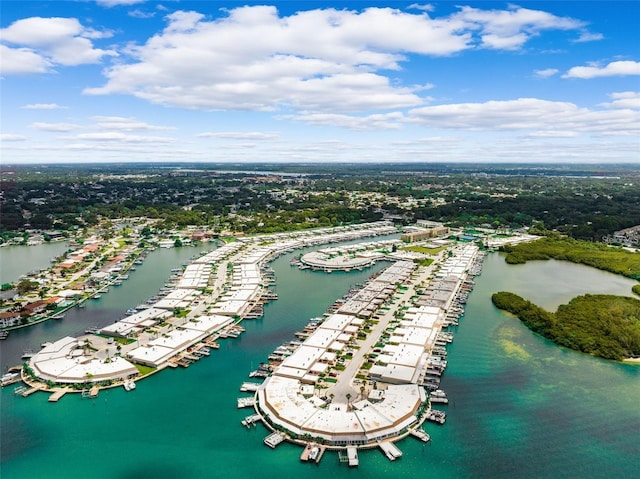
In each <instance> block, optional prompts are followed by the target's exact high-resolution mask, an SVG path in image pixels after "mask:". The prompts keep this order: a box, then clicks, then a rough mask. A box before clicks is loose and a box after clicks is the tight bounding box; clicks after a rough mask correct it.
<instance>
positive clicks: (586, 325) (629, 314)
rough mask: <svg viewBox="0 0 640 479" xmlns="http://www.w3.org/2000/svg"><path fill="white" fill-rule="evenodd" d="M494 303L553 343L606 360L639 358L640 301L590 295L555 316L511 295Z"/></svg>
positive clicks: (502, 295) (501, 295)
mask: <svg viewBox="0 0 640 479" xmlns="http://www.w3.org/2000/svg"><path fill="white" fill-rule="evenodd" d="M491 299H492V301H493V304H494V305H495V306H496V307H497V308H499V309H501V310H504V311H507V312H509V313H512V314H513V315H515V316H517V317H518V318H519V319H520V320H521V321H522V322H523V323H524V324H525V325H526V326H527V327H528V328H529V329H530V330H531V331H533V332H535V333H537V334H540V335H542V336H544V337H545V338H547V339H549V340H551V341H553V342H554V343H556V344H558V345H560V346H564V347H567V348H569V349H573V350H575V351H580V352H583V353H587V354H591V355H593V356H596V357H600V358H604V359H612V360H616V361H621V360H623V359H626V358H637V357H640V300H638V299H635V298H631V297H624V296H613V295H600V294H596V295H593V294H587V295H584V296H578V297H576V298H573V299H572V300H571V301H570V302H569V303H568V304H563V305H561V306H559V307H558V309H557V311H556V312H555V313H553V312H549V311H546V310H544V309H542V308H541V307H539V306H537V305H536V304H534V303H532V302H530V301H527V300H526V299H524V298H522V297H520V296H518V295H517V294H514V293H510V292H505V291H502V292H498V293H495V294H493V296H492V298H491Z"/></svg>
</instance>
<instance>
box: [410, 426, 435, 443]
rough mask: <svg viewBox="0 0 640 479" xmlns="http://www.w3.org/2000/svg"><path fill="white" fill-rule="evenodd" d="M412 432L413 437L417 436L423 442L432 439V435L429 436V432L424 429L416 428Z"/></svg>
mask: <svg viewBox="0 0 640 479" xmlns="http://www.w3.org/2000/svg"><path fill="white" fill-rule="evenodd" d="M410 434H411V435H412V436H413V437H417V438H418V439H420V440H421V441H422V442H429V441H431V436H429V434H427V433H426V432H425V431H424V430H423V429H420V428H418V429H414V430H412V431H411V432H410Z"/></svg>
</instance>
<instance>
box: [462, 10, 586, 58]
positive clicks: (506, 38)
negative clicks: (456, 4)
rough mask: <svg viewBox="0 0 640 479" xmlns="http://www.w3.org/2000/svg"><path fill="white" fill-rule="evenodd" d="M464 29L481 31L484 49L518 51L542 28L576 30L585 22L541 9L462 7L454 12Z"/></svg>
mask: <svg viewBox="0 0 640 479" xmlns="http://www.w3.org/2000/svg"><path fill="white" fill-rule="evenodd" d="M454 19H455V20H458V21H460V22H461V23H462V24H463V25H464V26H465V28H467V29H470V30H478V31H479V32H480V33H479V35H480V38H481V40H482V45H481V46H483V47H485V48H492V49H501V50H516V49H519V48H521V47H522V46H523V45H524V43H525V42H526V41H527V40H529V39H530V38H531V37H533V36H537V35H539V34H540V32H542V31H543V30H575V29H581V28H582V27H584V23H583V22H581V21H579V20H575V19H573V18H567V17H557V16H555V15H552V14H551V13H547V12H543V11H540V10H530V9H527V8H521V7H517V6H514V5H511V6H509V8H508V10H480V9H477V8H473V7H461V9H460V12H459V13H458V14H456V15H454Z"/></svg>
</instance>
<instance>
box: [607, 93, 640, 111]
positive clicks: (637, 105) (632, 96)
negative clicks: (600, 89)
mask: <svg viewBox="0 0 640 479" xmlns="http://www.w3.org/2000/svg"><path fill="white" fill-rule="evenodd" d="M609 96H610V97H611V99H612V100H613V101H612V102H610V103H602V105H601V106H603V107H605V108H624V109H627V108H629V109H635V110H640V92H637V91H625V92H616V93H611V94H610V95H609Z"/></svg>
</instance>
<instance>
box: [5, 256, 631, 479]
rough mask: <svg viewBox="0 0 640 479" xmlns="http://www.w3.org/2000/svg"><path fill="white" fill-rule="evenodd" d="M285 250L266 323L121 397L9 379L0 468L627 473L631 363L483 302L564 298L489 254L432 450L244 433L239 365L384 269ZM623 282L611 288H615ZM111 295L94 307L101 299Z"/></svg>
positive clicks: (164, 473)
mask: <svg viewBox="0 0 640 479" xmlns="http://www.w3.org/2000/svg"><path fill="white" fill-rule="evenodd" d="M169 251H179V250H169ZM154 254H155V253H154ZM289 258H290V255H285V256H283V257H281V258H279V259H278V260H276V261H275V262H274V263H273V267H274V269H275V271H276V276H277V292H278V294H279V299H278V300H277V301H275V302H273V303H271V304H269V305H267V306H266V308H265V315H264V317H263V318H261V319H258V320H253V321H245V322H244V325H245V326H246V328H247V332H246V333H245V334H243V335H242V336H240V337H239V338H238V339H231V340H222V341H221V348H220V349H219V350H217V351H214V352H213V353H212V355H211V356H210V357H209V358H205V359H203V360H202V361H199V362H198V363H196V364H194V365H192V366H191V367H189V368H188V369H182V368H180V369H175V370H167V371H163V372H161V373H160V374H157V375H154V376H153V377H150V378H148V379H146V380H144V381H141V382H139V383H138V387H137V389H136V390H135V391H133V392H130V393H127V392H125V391H124V390H123V389H121V388H117V389H114V390H107V391H101V392H100V395H99V397H98V398H97V399H94V400H90V399H82V398H80V397H79V396H78V395H68V396H65V397H64V398H62V399H61V400H60V402H58V403H55V404H52V403H48V402H47V398H48V397H47V395H46V394H36V395H33V396H31V397H29V398H26V399H25V398H21V397H16V396H14V395H13V394H12V393H11V389H12V388H11V387H10V388H5V389H4V390H3V391H2V393H1V394H2V396H1V399H2V408H1V411H0V414H1V416H0V417H1V422H0V425H1V439H2V444H1V446H2V447H1V451H2V452H1V454H2V462H1V467H2V470H1V471H0V472H1V474H0V475H1V476H2V477H3V478H4V477H8V478H14V477H15V478H43V477H44V478H71V477H92V478H122V479H126V478H147V477H148V478H176V477H180V478H203V477H205V478H206V477H225V478H227V477H228V478H247V477H256V478H262V477H279V478H293V477H305V478H306V477H310V478H315V477H318V478H320V477H322V478H326V477H332V476H335V477H347V476H350V477H367V478H389V477H400V476H401V475H405V474H406V475H411V476H412V477H437V478H439V479H442V478H483V477H487V478H489V477H491V478H512V477H544V478H547V477H548V478H557V477H567V478H573V477H590V478H591V477H596V478H597V477H603V478H604V477H618V478H625V477H629V478H631V477H637V471H638V470H640V459H639V458H640V449H639V447H638V441H639V439H640V437H639V431H640V408H639V407H638V397H640V368H638V367H633V366H628V365H623V364H617V363H610V362H605V361H601V360H597V359H594V358H590V357H587V356H584V355H581V354H578V353H574V352H571V351H567V350H564V349H561V348H558V347H556V346H555V345H553V344H551V343H549V342H548V341H546V340H544V339H542V338H539V337H537V336H534V335H533V334H531V333H530V332H529V331H528V330H527V329H526V328H525V327H523V326H522V325H521V324H520V322H519V321H518V320H517V319H514V318H511V317H508V316H506V315H504V314H502V313H500V312H499V311H497V310H496V309H495V308H494V307H493V305H492V304H491V301H490V296H491V294H492V293H493V292H495V291H498V290H505V289H506V290H513V291H515V292H518V293H519V294H522V295H523V296H525V297H530V298H531V295H528V294H527V293H534V292H535V293H536V294H540V293H539V289H540V287H539V286H538V284H539V281H540V280H541V279H542V278H546V280H545V281H544V285H545V287H547V288H548V291H547V293H544V296H545V298H547V300H548V301H549V304H553V303H554V302H557V301H564V299H562V298H564V295H566V294H567V291H566V287H565V286H562V287H560V283H562V284H563V285H564V280H563V278H562V277H561V275H560V274H557V271H558V270H562V269H563V268H564V266H566V264H564V263H560V262H554V263H540V264H538V263H535V264H533V263H532V264H531V265H524V267H519V269H518V268H514V267H511V266H508V265H506V264H505V263H504V260H503V259H502V258H501V257H500V256H499V255H497V254H493V255H490V256H489V257H488V258H487V261H486V263H485V267H484V270H483V273H482V275H481V276H480V277H478V278H477V280H476V288H475V290H474V291H473V293H472V294H471V295H470V298H469V303H468V305H467V312H466V314H465V317H464V318H463V319H462V321H461V323H460V326H459V327H458V328H457V331H456V337H455V341H454V342H453V344H452V345H451V346H450V348H449V357H448V359H449V366H448V368H447V371H446V372H445V374H444V376H443V381H442V387H443V389H445V390H446V391H447V393H448V395H449V398H450V400H451V403H450V404H449V405H448V406H442V409H446V410H447V413H448V415H447V423H446V424H445V425H444V426H436V425H432V424H427V425H425V429H426V430H427V431H428V432H429V433H430V434H431V437H432V443H431V445H423V444H422V443H420V442H419V441H417V440H416V439H414V438H411V437H409V438H406V439H405V440H403V441H401V442H400V443H399V444H398V446H399V447H400V449H401V450H402V451H403V453H404V456H403V457H402V458H401V459H399V460H398V461H395V462H394V463H390V462H389V461H387V459H386V458H385V457H384V456H383V455H382V454H381V453H380V452H379V451H378V450H372V451H362V452H361V453H360V467H359V468H357V469H349V468H348V467H347V466H345V465H341V464H339V463H338V460H337V455H336V454H335V453H332V452H328V453H326V454H325V457H324V458H323V460H322V462H321V463H320V464H319V465H311V464H303V463H300V461H299V459H298V458H299V455H300V452H301V449H300V448H298V447H296V446H292V445H289V444H283V445H281V446H279V447H278V448H277V449H276V450H271V449H269V448H268V447H266V446H264V445H263V444H262V439H263V438H264V437H265V436H266V435H267V433H268V432H267V430H266V429H265V428H264V427H263V426H258V427H256V428H253V429H250V430H247V429H245V428H243V427H242V426H241V425H240V420H241V419H242V418H243V417H244V416H246V415H248V414H250V413H251V411H250V410H248V409H244V410H238V409H237V408H236V398H237V397H239V396H243V395H244V394H243V393H240V392H239V386H240V384H241V383H242V382H243V381H245V380H247V373H248V372H249V371H250V370H251V369H252V368H255V367H256V366H257V364H258V363H259V362H260V361H263V360H265V359H266V357H267V355H268V354H269V353H270V352H271V351H272V350H273V349H275V348H276V347H277V346H278V345H280V344H281V343H282V342H284V341H287V340H289V339H292V335H293V333H294V332H295V331H296V330H299V329H301V328H302V327H303V326H304V325H305V324H306V323H307V320H308V319H309V318H310V317H313V316H317V315H319V314H321V313H322V312H324V310H325V309H326V307H327V306H328V305H329V304H330V303H331V302H333V300H334V299H336V298H337V297H339V296H341V295H342V294H344V293H345V292H346V291H347V290H348V289H349V287H350V286H351V285H353V284H355V283H357V282H362V281H364V280H365V279H366V277H367V276H368V275H369V274H371V272H373V271H375V270H377V269H380V268H382V267H383V266H384V265H383V264H379V265H377V266H376V267H375V269H373V270H368V271H366V272H353V273H349V274H346V273H332V274H331V275H325V274H323V273H319V272H311V271H300V270H298V269H296V268H291V267H290V266H289ZM152 259H154V258H153V257H150V258H149V260H152ZM174 259H175V258H174ZM168 262H169V261H168V260H167V261H166V262H165V261H164V260H163V261H158V263H168ZM149 264H150V265H151V264H152V263H151V262H150V263H149ZM146 266H147V265H145V267H146ZM527 266H533V267H532V268H529V269H527ZM169 269H170V268H169ZM587 270H589V273H588V274H592V273H593V272H594V271H595V270H591V269H589V268H586V267H584V270H580V271H578V273H580V274H579V275H578V278H576V279H575V280H574V282H573V284H574V288H575V291H574V293H575V294H580V293H582V292H584V289H585V288H588V287H589V286H590V285H591V284H592V283H593V280H594V278H595V280H596V281H600V282H601V283H603V284H604V283H607V284H608V282H609V279H610V277H609V276H608V275H606V273H601V272H598V271H595V273H593V274H595V277H591V276H587V273H586V271H587ZM138 272H139V273H144V271H143V270H142V269H141V270H140V271H137V272H136V273H138ZM134 274H135V273H134ZM523 274H525V275H529V277H530V279H529V281H528V282H524V283H522V285H518V286H517V287H516V286H514V285H516V284H520V283H518V281H519V279H521V278H522V275H523ZM155 276H159V274H157V275H155ZM133 279H134V277H133V276H132V279H131V280H133ZM131 280H129V281H131ZM125 284H127V283H125ZM527 284H530V285H531V287H530V290H527ZM130 285H131V289H133V283H130ZM160 286H161V284H160ZM123 287H124V285H123ZM519 288H522V289H519ZM626 288H627V285H626V284H622V285H620V288H619V289H620V292H622V290H626ZM156 290H157V288H156ZM112 293H115V289H113V290H112ZM112 293H109V294H108V295H107V296H105V297H103V298H104V300H110V299H109V298H110V296H111V294H112ZM569 293H570V294H574V293H571V292H570V291H569ZM150 294H153V291H152V292H151V293H150ZM134 299H135V301H134ZM141 299H143V298H140V297H138V298H131V301H133V303H136V301H137V302H140V300H141ZM532 299H533V298H532ZM100 301H101V302H102V301H103V300H100ZM122 301H125V300H122ZM136 304H137V303H136ZM134 305H135V304H134ZM105 306H107V305H104V304H99V303H98V304H96V305H95V308H94V309H92V310H89V311H88V312H91V313H92V314H97V313H98V312H100V311H105V310H112V309H115V308H114V307H112V306H115V305H111V306H109V307H105ZM122 307H123V308H124V309H126V307H125V306H124V305H123V306H122ZM66 322H67V319H65V320H64V321H59V322H57V323H60V324H61V325H62V324H64V323H66ZM59 327H62V326H59ZM11 340H16V338H14V337H13V334H12V337H10V338H9V340H7V341H11Z"/></svg>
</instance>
